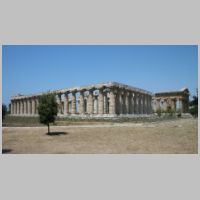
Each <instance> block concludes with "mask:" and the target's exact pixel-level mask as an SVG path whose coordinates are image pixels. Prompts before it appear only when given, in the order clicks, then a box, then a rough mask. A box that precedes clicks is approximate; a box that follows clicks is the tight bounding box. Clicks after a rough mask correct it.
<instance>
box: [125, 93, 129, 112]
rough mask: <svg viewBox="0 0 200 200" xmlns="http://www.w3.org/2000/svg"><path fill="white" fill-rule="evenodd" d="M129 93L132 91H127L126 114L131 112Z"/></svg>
mask: <svg viewBox="0 0 200 200" xmlns="http://www.w3.org/2000/svg"><path fill="white" fill-rule="evenodd" d="M129 95H130V93H129V92H128V91H127V92H126V93H125V112H124V113H125V114H129V108H130V104H129Z"/></svg>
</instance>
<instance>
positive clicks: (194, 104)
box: [190, 90, 198, 117]
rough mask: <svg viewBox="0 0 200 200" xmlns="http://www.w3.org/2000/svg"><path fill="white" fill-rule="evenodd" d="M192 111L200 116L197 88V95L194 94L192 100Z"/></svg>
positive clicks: (196, 115) (194, 114)
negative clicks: (199, 112)
mask: <svg viewBox="0 0 200 200" xmlns="http://www.w3.org/2000/svg"><path fill="white" fill-rule="evenodd" d="M190 113H191V114H192V115H193V116H195V117H198V90H197V95H196V96H193V99H192V101H190Z"/></svg>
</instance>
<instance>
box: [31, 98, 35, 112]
mask: <svg viewBox="0 0 200 200" xmlns="http://www.w3.org/2000/svg"><path fill="white" fill-rule="evenodd" d="M31 106H32V109H31V110H32V113H31V114H32V115H35V98H34V97H32V98H31Z"/></svg>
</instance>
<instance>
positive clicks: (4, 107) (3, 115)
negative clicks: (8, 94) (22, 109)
mask: <svg viewBox="0 0 200 200" xmlns="http://www.w3.org/2000/svg"><path fill="white" fill-rule="evenodd" d="M6 114H7V107H6V105H5V104H2V120H4V118H5V116H6Z"/></svg>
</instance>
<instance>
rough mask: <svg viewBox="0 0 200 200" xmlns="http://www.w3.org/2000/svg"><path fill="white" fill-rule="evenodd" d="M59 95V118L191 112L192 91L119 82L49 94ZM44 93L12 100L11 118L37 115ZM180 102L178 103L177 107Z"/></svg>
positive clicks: (12, 98)
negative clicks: (155, 89) (152, 88)
mask: <svg viewBox="0 0 200 200" xmlns="http://www.w3.org/2000/svg"><path fill="white" fill-rule="evenodd" d="M50 93H54V94H55V95H56V99H57V104H58V116H59V117H68V116H81V117H84V116H86V117H87V116H92V117H115V116H148V115H151V114H153V112H155V111H156V110H157V109H158V108H161V109H162V110H164V109H167V106H168V105H171V106H172V107H173V108H174V109H176V108H177V107H178V106H179V107H180V106H181V108H182V110H183V112H188V102H189V91H188V90H187V89H184V90H183V91H178V92H168V93H156V94H153V93H151V92H149V91H146V90H143V89H140V88H136V87H132V86H128V85H125V84H121V83H117V82H108V83H102V84H95V85H88V86H82V87H74V88H67V89H62V90H56V91H50ZM42 94H44V93H40V94H33V95H28V96H25V95H20V94H19V95H17V96H13V97H11V108H10V110H11V115H13V116H38V109H37V108H38V105H39V100H38V99H39V97H40V96H41V95H42ZM177 102H179V104H178V106H177Z"/></svg>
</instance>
